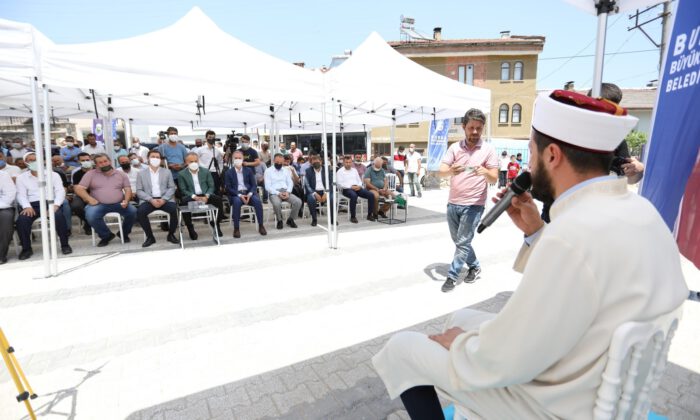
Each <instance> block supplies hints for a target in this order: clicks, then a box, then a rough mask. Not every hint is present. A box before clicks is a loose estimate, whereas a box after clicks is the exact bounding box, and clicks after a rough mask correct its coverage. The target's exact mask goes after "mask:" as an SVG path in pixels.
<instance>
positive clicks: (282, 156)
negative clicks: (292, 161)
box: [272, 153, 284, 160]
mask: <svg viewBox="0 0 700 420" xmlns="http://www.w3.org/2000/svg"><path fill="white" fill-rule="evenodd" d="M277 156H279V157H281V158H284V155H283V154H282V153H275V155H274V156H273V157H272V160H275V159H277Z"/></svg>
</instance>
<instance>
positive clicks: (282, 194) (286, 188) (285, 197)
mask: <svg viewBox="0 0 700 420" xmlns="http://www.w3.org/2000/svg"><path fill="white" fill-rule="evenodd" d="M283 162H284V156H282V154H281V153H277V154H275V157H274V163H275V164H274V165H273V166H271V167H269V168H267V170H266V171H265V189H266V190H267V193H268V194H269V195H270V202H271V203H272V208H273V210H274V211H275V216H277V229H282V228H283V227H284V226H283V223H282V201H286V202H288V203H289V204H291V206H292V210H291V212H290V213H289V218H288V219H287V226H289V227H291V228H296V227H297V224H296V223H295V222H294V216H296V215H297V213H299V210H300V209H301V199H299V197H297V196H295V195H293V194H292V189H293V188H294V182H293V181H292V174H291V172H290V171H289V169H288V168H285V167H283V165H282V163H283Z"/></svg>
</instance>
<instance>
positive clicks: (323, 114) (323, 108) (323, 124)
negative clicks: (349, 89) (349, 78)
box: [321, 103, 333, 248]
mask: <svg viewBox="0 0 700 420" xmlns="http://www.w3.org/2000/svg"><path fill="white" fill-rule="evenodd" d="M327 148H328V147H327V146H326V104H325V103H322V104H321V154H322V155H323V157H324V160H325V157H326V156H328V153H327V150H326V149H327ZM326 172H328V171H326ZM326 176H328V174H327V173H326ZM326 185H328V178H326ZM329 216H330V214H329ZM328 219H329V220H328V248H333V232H331V229H330V226H331V222H330V217H329V218H328Z"/></svg>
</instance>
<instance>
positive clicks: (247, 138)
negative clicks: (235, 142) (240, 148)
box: [241, 134, 250, 141]
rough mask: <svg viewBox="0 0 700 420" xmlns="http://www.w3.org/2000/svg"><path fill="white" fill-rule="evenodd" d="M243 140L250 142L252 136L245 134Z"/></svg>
mask: <svg viewBox="0 0 700 420" xmlns="http://www.w3.org/2000/svg"><path fill="white" fill-rule="evenodd" d="M241 140H248V141H250V136H249V135H247V134H244V135H242V136H241Z"/></svg>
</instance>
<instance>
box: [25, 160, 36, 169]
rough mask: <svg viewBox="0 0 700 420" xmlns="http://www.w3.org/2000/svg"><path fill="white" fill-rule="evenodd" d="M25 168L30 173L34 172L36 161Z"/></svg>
mask: <svg viewBox="0 0 700 420" xmlns="http://www.w3.org/2000/svg"><path fill="white" fill-rule="evenodd" d="M27 168H29V170H30V171H32V172H36V170H37V164H36V161H34V162H29V163H27Z"/></svg>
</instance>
